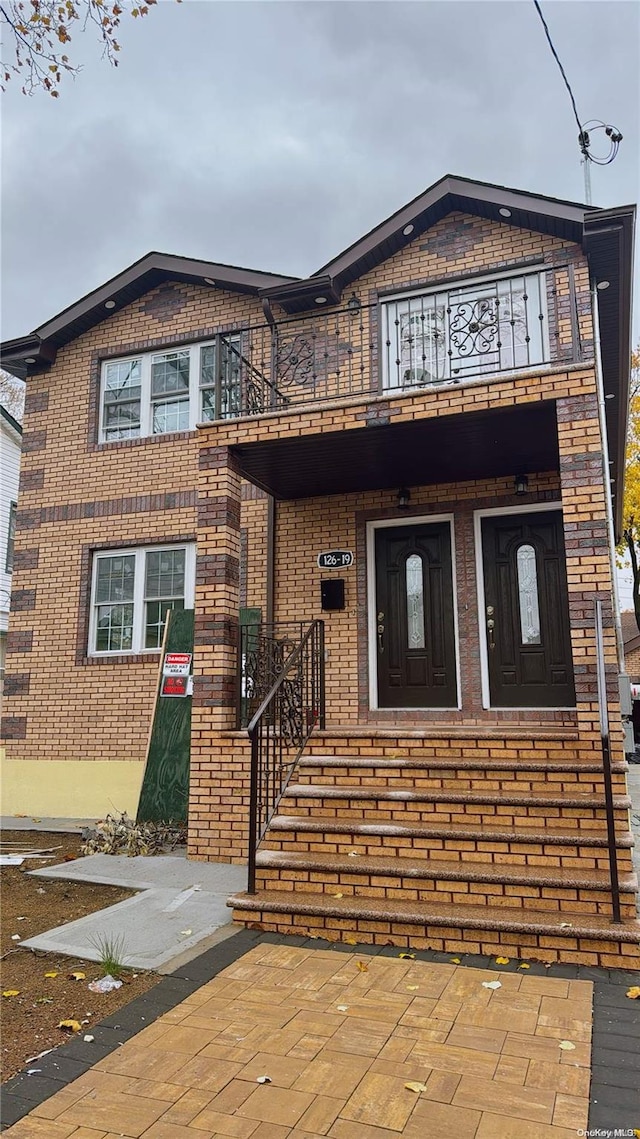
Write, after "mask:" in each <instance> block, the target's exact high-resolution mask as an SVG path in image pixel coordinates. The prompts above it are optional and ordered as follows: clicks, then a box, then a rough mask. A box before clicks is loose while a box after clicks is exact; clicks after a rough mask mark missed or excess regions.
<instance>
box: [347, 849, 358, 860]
mask: <svg viewBox="0 0 640 1139" xmlns="http://www.w3.org/2000/svg"><path fill="white" fill-rule="evenodd" d="M357 857H358V851H357V850H350V851H349V853H348V855H347V858H357Z"/></svg>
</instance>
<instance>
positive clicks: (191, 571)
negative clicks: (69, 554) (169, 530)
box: [88, 542, 196, 658]
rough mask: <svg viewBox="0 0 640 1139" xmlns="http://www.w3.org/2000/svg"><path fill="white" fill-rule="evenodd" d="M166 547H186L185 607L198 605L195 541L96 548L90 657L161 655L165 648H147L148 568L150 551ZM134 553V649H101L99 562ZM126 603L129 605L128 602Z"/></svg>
mask: <svg viewBox="0 0 640 1139" xmlns="http://www.w3.org/2000/svg"><path fill="white" fill-rule="evenodd" d="M166 550H171V551H174V550H184V551H185V564H184V607H185V609H193V607H194V604H195V582H196V547H195V543H193V542H177V543H171V542H167V543H162V544H153V545H150V546H126V547H125V546H123V547H122V548H120V547H115V548H113V549H109V550H96V551H95V553H94V555H93V565H92V570H91V615H90V620H89V645H88V655H89V656H90V657H101V658H102V657H117V656H129V655H132V654H135V655H136V656H137V655H144V656H149V655H151V656H152V655H154V654H155V655H156V656H157V655H158V653H159V652H160V651H161V650H160V648H152V649H147V648H145V647H144V633H145V598H144V592H145V567H146V557H147V554H160V553H163V552H164V551H166ZM131 555H133V556H134V557H135V559H136V561H135V569H134V586H133V634H132V643H131V648H130V649H97V648H96V647H95V645H96V636H97V632H98V627H97V623H98V606H97V603H96V583H97V577H98V565H99V563H100V561H102V560H104V559H105V558H121V557H130V556H131ZM124 604H128V603H127V602H125V603H124Z"/></svg>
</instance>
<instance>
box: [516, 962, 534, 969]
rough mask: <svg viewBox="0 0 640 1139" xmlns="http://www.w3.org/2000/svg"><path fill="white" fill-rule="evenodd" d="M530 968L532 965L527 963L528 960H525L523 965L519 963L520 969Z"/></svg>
mask: <svg viewBox="0 0 640 1139" xmlns="http://www.w3.org/2000/svg"><path fill="white" fill-rule="evenodd" d="M530 968H531V966H530V965H527V962H526V961H523V962H522V964H521V965H518V969H530Z"/></svg>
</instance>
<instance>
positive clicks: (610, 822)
mask: <svg viewBox="0 0 640 1139" xmlns="http://www.w3.org/2000/svg"><path fill="white" fill-rule="evenodd" d="M595 633H596V674H597V680H598V707H599V711H600V735H601V739H602V775H603V780H604V801H605V811H606V816H607V847H608V852H609V874H610V878H611V908H612V910H613V921H614V922H619V921H621V917H620V883H619V880H618V856H617V851H616V831H615V819H614V813H613V787H612V784H611V742H610V738H609V710H608V707H607V682H606V674H605V667H604V638H603V634H602V602H601V601H600V600H599V599H596V602H595Z"/></svg>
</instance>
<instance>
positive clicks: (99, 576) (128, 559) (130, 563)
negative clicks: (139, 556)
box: [96, 554, 135, 604]
mask: <svg viewBox="0 0 640 1139" xmlns="http://www.w3.org/2000/svg"><path fill="white" fill-rule="evenodd" d="M134 577H135V555H134V554H127V555H125V556H124V557H123V556H121V555H116V556H115V557H113V558H98V566H97V571H96V603H97V604H100V602H101V601H133V581H134Z"/></svg>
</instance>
